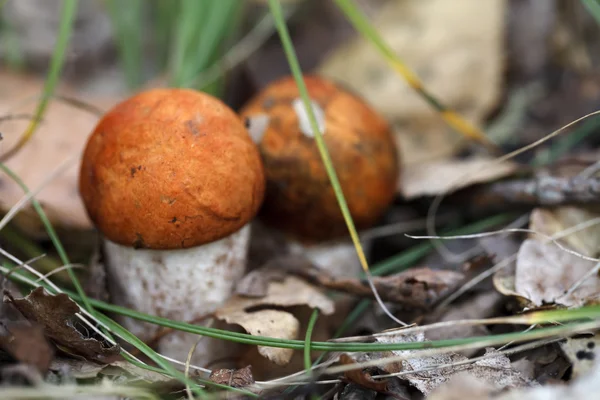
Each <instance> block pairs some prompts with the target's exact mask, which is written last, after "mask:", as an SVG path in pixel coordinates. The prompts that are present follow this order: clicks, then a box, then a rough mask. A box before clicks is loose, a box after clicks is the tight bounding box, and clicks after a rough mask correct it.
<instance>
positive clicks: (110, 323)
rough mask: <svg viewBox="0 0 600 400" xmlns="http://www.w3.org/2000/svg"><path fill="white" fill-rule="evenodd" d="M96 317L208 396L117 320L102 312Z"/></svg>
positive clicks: (198, 393) (199, 394) (112, 330)
mask: <svg viewBox="0 0 600 400" xmlns="http://www.w3.org/2000/svg"><path fill="white" fill-rule="evenodd" d="M96 318H98V320H99V321H100V322H102V323H103V324H105V325H106V326H108V327H109V329H110V331H111V332H113V333H115V334H116V335H118V336H120V337H122V338H123V339H125V341H127V342H128V343H129V344H132V345H133V346H135V347H136V348H138V349H139V350H140V351H141V352H142V353H144V354H145V355H146V356H148V358H150V359H151V360H152V361H154V362H155V363H156V364H157V365H158V366H160V367H161V368H162V369H164V370H165V371H167V372H168V373H169V374H170V375H171V376H173V377H176V378H177V379H179V380H180V381H181V382H185V383H186V384H188V385H190V387H191V388H192V390H193V391H194V393H195V394H196V395H198V396H201V397H205V396H206V392H205V391H204V390H202V388H200V387H199V386H198V385H197V384H196V383H195V382H192V381H191V379H189V378H187V377H186V376H185V375H184V374H182V373H181V372H180V371H178V370H177V369H176V368H175V367H173V365H171V363H170V362H168V361H166V360H165V359H163V358H162V357H161V356H159V355H158V354H156V352H155V351H154V350H152V349H151V348H150V347H149V346H148V345H147V344H146V343H144V342H143V341H141V340H140V339H139V338H138V337H137V336H135V335H133V334H132V333H131V332H129V331H128V330H127V329H125V328H123V327H122V326H121V325H119V324H117V323H116V322H115V321H113V320H112V319H110V318H108V317H106V316H104V315H102V314H98V315H96ZM125 358H126V359H127V360H128V361H129V362H131V361H133V360H132V359H131V358H129V357H127V356H126V355H125Z"/></svg>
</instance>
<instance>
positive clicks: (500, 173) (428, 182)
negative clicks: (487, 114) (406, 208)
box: [398, 156, 518, 200]
mask: <svg viewBox="0 0 600 400" xmlns="http://www.w3.org/2000/svg"><path fill="white" fill-rule="evenodd" d="M517 171H518V164H516V163H513V162H509V161H506V162H503V163H500V164H498V163H496V162H495V159H494V158H492V157H489V156H474V157H470V158H468V159H460V160H457V159H444V160H438V161H432V162H429V163H422V164H415V165H407V166H406V168H404V169H403V171H402V179H400V180H399V181H398V185H399V186H398V192H399V193H400V194H401V195H402V196H403V197H404V198H405V199H409V200H410V199H414V198H416V197H421V196H435V195H438V194H446V193H452V192H455V191H457V190H459V189H463V188H466V187H468V186H472V185H475V184H479V183H485V182H491V181H494V180H497V179H500V178H505V177H507V176H510V175H513V174H514V173H516V172H517Z"/></svg>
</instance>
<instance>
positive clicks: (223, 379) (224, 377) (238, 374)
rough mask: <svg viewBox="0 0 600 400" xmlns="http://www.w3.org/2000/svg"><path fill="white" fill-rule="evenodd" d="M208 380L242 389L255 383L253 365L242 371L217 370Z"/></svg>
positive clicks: (241, 369)
mask: <svg viewBox="0 0 600 400" xmlns="http://www.w3.org/2000/svg"><path fill="white" fill-rule="evenodd" d="M208 379H210V380H211V381H213V382H214V383H218V384H221V385H227V386H231V387H235V388H241V387H244V386H248V385H252V384H253V383H254V377H253V376H252V366H251V365H247V366H245V367H244V368H240V369H217V370H214V371H213V372H211V374H210V376H209V377H208Z"/></svg>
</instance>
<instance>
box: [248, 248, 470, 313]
mask: <svg viewBox="0 0 600 400" xmlns="http://www.w3.org/2000/svg"><path fill="white" fill-rule="evenodd" d="M273 270H275V271H276V272H271V271H273ZM258 271H262V273H261V274H260V275H261V276H263V277H264V278H263V279H280V277H281V274H282V272H287V273H290V274H294V275H297V276H299V277H302V278H304V279H306V280H308V281H309V282H311V283H313V284H316V285H318V286H321V287H324V288H326V289H331V290H337V291H340V292H344V293H348V294H353V295H357V296H363V297H373V291H372V290H371V287H370V286H369V284H368V282H367V281H366V280H361V279H355V278H337V277H335V276H333V275H331V274H330V273H328V272H327V271H326V270H324V269H321V268H318V267H316V266H315V265H314V264H312V263H311V262H310V261H309V260H306V259H305V258H303V257H301V256H297V255H293V256H282V257H278V258H276V259H273V260H272V261H271V262H270V263H269V264H268V265H267V266H266V267H264V268H262V269H260V270H257V271H255V272H258ZM251 274H252V273H251ZM251 274H249V275H251ZM463 279H464V274H462V273H460V272H455V271H449V270H441V269H440V270H434V269H430V268H427V267H422V268H412V269H409V270H407V271H404V272H401V273H399V274H396V275H389V276H383V277H374V278H373V285H374V286H375V288H376V289H377V292H378V294H379V296H380V297H381V299H382V300H383V301H388V302H393V303H398V304H402V305H405V306H409V307H413V308H419V309H426V308H429V307H430V306H431V305H432V304H433V303H434V302H435V301H436V300H438V299H439V298H440V297H442V296H443V295H444V294H446V293H448V292H449V291H451V290H452V289H454V288H456V287H457V286H458V285H459V284H460V283H461V282H462V280H463ZM253 281H256V279H253Z"/></svg>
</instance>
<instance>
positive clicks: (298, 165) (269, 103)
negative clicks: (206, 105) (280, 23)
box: [240, 76, 399, 276]
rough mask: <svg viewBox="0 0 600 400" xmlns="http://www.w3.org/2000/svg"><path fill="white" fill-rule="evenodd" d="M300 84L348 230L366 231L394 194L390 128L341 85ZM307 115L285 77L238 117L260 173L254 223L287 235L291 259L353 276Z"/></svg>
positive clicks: (312, 80) (350, 252) (351, 255)
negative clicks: (261, 192)
mask: <svg viewBox="0 0 600 400" xmlns="http://www.w3.org/2000/svg"><path fill="white" fill-rule="evenodd" d="M304 82H305V83H306V86H307V89H308V92H309V95H310V98H311V102H312V104H311V106H312V108H313V111H314V114H315V116H316V117H317V122H318V124H319V129H320V130H321V133H322V134H323V139H324V141H325V143H326V145H327V148H328V150H329V153H330V155H331V159H332V161H333V165H334V168H335V170H336V172H337V175H338V178H339V181H340V184H341V186H342V190H343V192H344V195H345V198H346V201H347V203H348V207H349V210H350V213H351V215H352V217H353V220H354V223H355V224H356V226H357V229H359V230H360V229H367V228H369V227H371V226H373V225H374V224H375V223H376V222H377V221H378V220H379V219H380V217H381V216H382V215H383V213H384V212H385V211H386V209H387V208H388V207H389V205H390V204H391V203H392V201H393V199H394V196H395V192H396V187H397V181H398V175H399V156H398V154H397V151H396V146H395V141H394V137H393V134H392V131H391V129H390V126H389V125H388V123H387V122H386V121H385V120H384V119H383V118H382V117H381V116H380V115H379V114H378V113H377V112H376V111H374V110H373V109H372V108H371V107H370V106H369V105H368V104H366V103H365V101H363V100H362V99H361V98H359V97H358V96H357V95H355V94H354V93H351V92H350V91H348V90H347V89H344V88H342V87H341V86H340V85H338V84H336V83H334V82H332V81H330V80H328V79H325V78H322V77H318V76H305V77H304ZM306 111H307V110H305V108H304V106H303V103H302V101H301V99H300V93H299V91H298V87H297V85H296V82H295V81H294V79H293V77H291V76H288V77H285V78H282V79H280V80H277V81H275V82H273V83H271V84H269V85H268V86H267V87H266V88H264V89H263V90H262V91H261V92H260V93H259V94H258V95H257V96H256V97H255V98H253V99H251V100H250V101H249V102H248V103H247V104H246V105H245V106H244V107H243V109H242V110H241V111H240V115H241V116H242V117H243V118H244V120H245V122H246V125H247V127H248V129H249V131H250V133H251V136H252V137H253V139H254V140H255V141H256V142H257V145H258V147H259V150H260V153H261V157H262V159H263V163H264V167H265V175H266V179H267V188H266V193H265V201H264V203H263V207H262V209H261V211H260V217H261V218H260V219H261V221H262V222H264V224H266V225H267V226H268V227H269V228H271V230H272V229H275V230H276V231H281V232H284V233H285V234H286V235H287V237H288V241H287V242H288V250H289V251H291V252H292V253H302V254H304V255H305V256H307V257H308V258H309V259H311V260H312V261H313V262H314V263H315V264H317V265H319V266H321V267H324V268H326V269H327V270H328V271H329V272H330V273H333V274H335V275H338V276H348V275H356V274H357V273H358V272H359V271H360V264H359V262H358V259H357V257H356V252H355V250H354V247H353V245H352V242H351V241H350V240H349V239H347V236H346V234H347V227H346V224H345V222H344V219H343V216H342V213H341V211H340V208H339V205H338V202H337V200H336V197H335V194H334V191H333V188H332V186H331V184H330V181H329V178H328V176H327V172H326V170H325V167H324V165H323V162H322V159H321V156H320V153H319V150H318V148H317V144H316V141H315V139H314V132H313V131H312V129H311V127H310V124H309V123H308V117H307V112H306ZM263 231H264V230H263Z"/></svg>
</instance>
